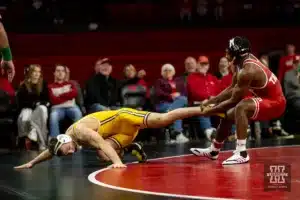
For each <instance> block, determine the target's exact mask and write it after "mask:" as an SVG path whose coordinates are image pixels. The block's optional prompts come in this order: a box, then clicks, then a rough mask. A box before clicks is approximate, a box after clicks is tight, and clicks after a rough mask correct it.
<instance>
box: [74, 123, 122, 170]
mask: <svg viewBox="0 0 300 200" xmlns="http://www.w3.org/2000/svg"><path fill="white" fill-rule="evenodd" d="M75 132H76V134H78V133H79V134H80V135H81V136H82V140H85V141H87V142H88V143H89V144H90V145H91V146H92V147H94V148H96V149H101V150H102V151H103V152H104V153H105V155H107V157H109V158H110V160H111V161H112V162H113V165H112V167H116V168H118V167H126V165H124V164H123V163H122V161H121V159H120V157H119V156H118V154H117V152H116V150H115V149H114V148H113V147H112V146H111V145H110V144H109V143H108V142H107V141H105V140H104V139H103V138H102V137H101V136H100V135H99V133H97V132H96V131H94V130H93V129H91V128H88V127H86V126H85V125H84V124H78V125H77V126H76V128H75Z"/></svg>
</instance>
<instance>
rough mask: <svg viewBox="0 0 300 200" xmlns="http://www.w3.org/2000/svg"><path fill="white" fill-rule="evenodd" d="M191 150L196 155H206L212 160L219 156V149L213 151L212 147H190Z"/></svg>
mask: <svg viewBox="0 0 300 200" xmlns="http://www.w3.org/2000/svg"><path fill="white" fill-rule="evenodd" d="M190 151H191V152H192V153H193V154H194V155H195V156H199V157H206V158H209V159H211V160H216V159H218V157H219V152H218V151H212V150H211V148H210V147H209V148H206V149H200V148H190Z"/></svg>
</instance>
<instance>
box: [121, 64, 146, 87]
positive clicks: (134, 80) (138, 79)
mask: <svg viewBox="0 0 300 200" xmlns="http://www.w3.org/2000/svg"><path fill="white" fill-rule="evenodd" d="M145 75H146V72H145V70H140V71H139V72H138V73H137V72H136V69H135V67H134V66H133V65H132V64H129V65H126V66H125V67H124V76H125V79H124V80H123V82H122V85H127V84H139V85H143V86H145V87H146V88H148V87H147V83H146V82H145V80H144V79H143V78H144V76H145Z"/></svg>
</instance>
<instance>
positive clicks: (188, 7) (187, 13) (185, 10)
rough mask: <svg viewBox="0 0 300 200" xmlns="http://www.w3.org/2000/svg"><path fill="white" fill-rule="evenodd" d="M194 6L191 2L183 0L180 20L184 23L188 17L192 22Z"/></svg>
mask: <svg viewBox="0 0 300 200" xmlns="http://www.w3.org/2000/svg"><path fill="white" fill-rule="evenodd" d="M192 4H193V2H192V1H191V0H183V1H182V5H181V8H180V19H181V21H184V20H185V18H186V17H187V20H188V21H191V20H192Z"/></svg>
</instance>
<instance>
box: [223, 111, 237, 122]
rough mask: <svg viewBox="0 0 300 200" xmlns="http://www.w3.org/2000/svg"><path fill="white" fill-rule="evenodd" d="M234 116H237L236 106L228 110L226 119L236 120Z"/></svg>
mask: <svg viewBox="0 0 300 200" xmlns="http://www.w3.org/2000/svg"><path fill="white" fill-rule="evenodd" d="M234 116H235V108H231V109H229V110H228V111H227V112H226V117H225V119H224V120H227V121H232V120H234Z"/></svg>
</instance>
